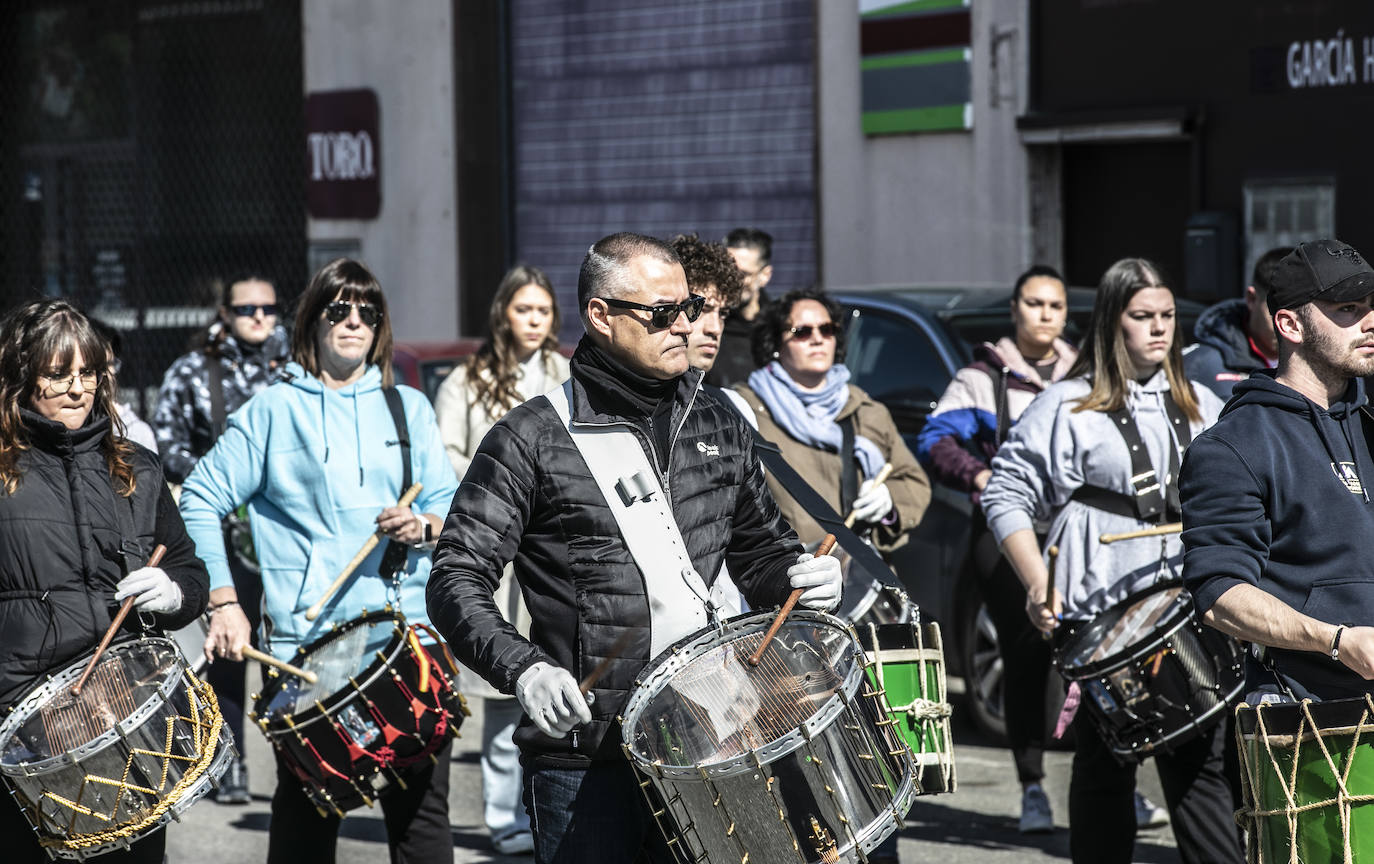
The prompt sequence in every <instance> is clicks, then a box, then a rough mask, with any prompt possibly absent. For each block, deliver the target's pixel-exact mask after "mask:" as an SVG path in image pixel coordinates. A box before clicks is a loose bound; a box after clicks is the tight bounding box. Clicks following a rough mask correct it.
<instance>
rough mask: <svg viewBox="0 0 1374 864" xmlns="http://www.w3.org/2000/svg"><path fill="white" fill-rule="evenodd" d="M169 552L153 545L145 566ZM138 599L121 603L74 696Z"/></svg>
mask: <svg viewBox="0 0 1374 864" xmlns="http://www.w3.org/2000/svg"><path fill="white" fill-rule="evenodd" d="M166 554H167V547H166V546H164V545H162V544H161V543H159V544H157V545H156V546H154V547H153V554H151V555H149V556H148V563H147V564H145V565H143V566H145V567H156V566H157V565H159V564H161V563H162V556H163V555H166ZM136 599H138V598H137V597H135V596H134V595H132V594H130V595H129V596H128V597H125V598H124V602H123V603H121V604H119V611H118V612H116V613H115V617H114V620H113V621H111V622H110V626H109V628H108V629H107V630H106V631H105V635H104V636H102V637H100V644H99V645H97V646H96V647H95V653H94V654H92V655H91V662H89V663H87V664H86V668H85V670H84V671H82V673H81V678H80V679H78V680H77V682H76V686H75V687H73V688H72V695H73V696H80V695H81V688H82V687H85V686H86V679H87V678H90V677H91V673H92V672H94V671H95V664H97V663H99V662H100V655H101V654H104V653H105V649H106V648H109V647H110V642H111V641H112V640H113V639H114V635H115V633H116V632H117V631H118V630H119V625H121V624H123V623H124V619H125V618H127V617H129V610H130V609H132V608H134V601H135V600H136Z"/></svg>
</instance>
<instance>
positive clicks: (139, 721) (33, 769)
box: [0, 638, 238, 860]
mask: <svg viewBox="0 0 1374 864" xmlns="http://www.w3.org/2000/svg"><path fill="white" fill-rule="evenodd" d="M135 650H154V651H164V652H167V653H168V654H170V655H171V656H172V657H174V658H175V661H174V665H173V666H172V672H171V673H170V674H168V675H167V676H166V678H165V679H164V680H163V681H162V682H161V684H160V686H159V687H158V688H157V691H156V692H155V693H154V694H153V695H151V696H150V697H149V698H147V699H144V700H143V702H142V703H141V704H140V705H139V706H138V707H137V708H136V709H135V710H134V712H133V713H131V714H129V715H128V716H127V717H125V718H124V719H123V720H122V721H121V722H119V723H118V724H117V726H115V728H113V729H110V730H109V731H107V732H105V733H104V734H102V735H99V736H97V737H96V738H94V739H93V740H91V741H89V742H87V743H85V744H83V745H81V746H79V747H76V748H74V749H73V750H71V751H69V752H66V753H64V754H62V755H59V756H56V757H53V758H48V759H44V760H42V761H36V762H20V763H17V764H9V763H0V773H3V776H4V779H5V782H6V784H7V785H8V786H9V787H10V790H11V792H12V794H13V796H14V799H15V802H16V804H18V805H19V807H20V809H21V810H23V812H24V814H25V816H26V817H27V818H28V820H29V823H30V824H31V825H33V826H35V830H36V831H37V832H38V834H39V836H40V838H45V842H44V845H45V846H47V847H48V851H49V853H50V854H52V855H54V856H55V857H58V858H67V859H75V860H82V859H85V858H89V857H93V856H96V855H103V854H105V853H106V852H110V851H113V850H115V849H119V848H123V847H125V846H126V845H127V844H130V843H132V842H134V841H136V840H138V839H139V838H141V837H144V836H147V835H148V834H150V833H152V832H153V831H155V830H157V829H159V828H161V827H162V826H163V825H165V824H166V823H167V822H169V821H171V820H172V819H180V818H181V814H183V813H184V812H186V811H187V810H188V809H189V808H190V807H191V806H192V805H193V804H195V803H196V802H197V801H198V800H200V799H201V798H202V797H203V796H204V795H205V794H206V793H207V792H209V791H210V789H211V788H212V787H213V786H217V785H218V781H219V778H220V777H222V776H223V775H224V772H225V771H227V770H228V767H229V763H230V762H232V761H233V760H234V759H236V758H237V757H238V753H237V751H236V750H235V748H234V744H233V739H232V737H231V736H230V733H229V729H228V726H227V725H226V724H224V723H223V722H222V721H221V717H220V712H219V708H218V705H217V704H216V703H215V702H214V696H213V692H212V691H211V690H210V688H209V687H208V686H206V685H204V684H202V683H201V682H200V681H198V680H197V679H196V678H195V676H194V674H193V673H191V672H190V671H189V669H188V668H187V666H186V665H185V662H184V661H183V660H181V659H180V655H179V653H178V650H177V648H176V646H175V643H173V642H172V641H171V640H168V639H161V638H147V639H142V640H138V641H132V642H124V643H116V644H115V645H112V646H111V647H110V648H109V649H108V651H107V654H106V658H107V659H104V660H102V665H103V664H104V663H106V662H110V661H109V659H108V658H118V657H119V656H121V654H122V653H123V652H129V651H135ZM88 659H89V658H83V659H81V660H80V661H77V662H75V663H73V664H71V665H70V666H68V667H66V668H65V669H63V670H62V671H61V672H59V673H57V674H56V675H54V676H53V677H52V678H50V679H49V680H48V681H47V682H45V683H44V684H43V685H41V686H40V687H39V688H38V689H37V690H36V691H35V692H34V693H32V694H30V695H29V696H27V697H25V699H24V700H22V701H21V702H20V703H18V704H17V705H16V706H15V707H14V709H13V711H12V712H11V714H10V719H8V720H7V721H6V723H5V724H4V726H2V727H0V742H6V741H9V740H10V736H11V734H12V731H11V730H13V729H16V728H17V727H18V725H19V724H20V722H21V720H22V719H23V718H24V716H25V715H26V714H31V713H32V711H34V710H37V706H38V705H39V704H40V702H41V701H44V700H45V699H46V698H47V697H49V696H50V695H51V694H52V693H54V692H66V691H69V690H70V688H71V686H72V685H74V684H75V682H76V680H77V679H78V678H79V677H80V676H81V673H82V672H83V671H84V669H85V666H86V662H87V660H88ZM88 686H89V685H88ZM193 703H194V709H193ZM193 717H194V718H196V723H193V722H192V718H193ZM169 723H170V724H171V729H172V734H171V736H170V749H169V744H168V741H169V736H168V724H169ZM216 723H218V724H219V729H218V731H217V733H216V734H215V736H214V737H213V738H211V739H210V740H211V741H213V745H212V746H213V748H214V752H213V754H212V755H211V756H210V762H209V764H208V766H206V767H205V768H204V769H203V770H202V772H201V773H200V774H199V775H198V776H195V777H194V778H192V779H191V780H190V781H189V783H188V785H185V786H184V787H183V788H181V789H180V790H177V787H178V786H179V785H181V784H182V782H183V778H186V777H187V775H188V774H189V773H190V771H191V770H192V766H194V765H196V764H197V763H198V762H200V761H202V759H201V756H202V754H201V752H200V750H199V749H198V748H199V742H198V737H199V738H201V739H203V738H204V737H206V736H208V734H209V732H210V731H213V726H214V724H216ZM197 724H198V726H197ZM197 729H199V731H200V732H202V733H203V734H202V735H201V736H197V734H196V732H197ZM126 777H127V778H129V780H130V782H132V783H133V784H134V785H136V786H142V787H146V789H147V790H152V791H145V790H143V789H138V788H129V787H128V786H127V785H126V786H125V788H124V789H123V790H122V791H116V790H117V789H118V787H116V786H113V785H110V784H108V783H101V782H98V781H93V780H90V778H106V779H109V780H116V781H117V780H120V779H122V778H126ZM172 794H175V795H176V800H175V801H173V802H172V803H171V804H170V805H169V806H168V807H167V808H166V809H165V810H164V812H163V813H162V814H161V815H160V816H159V817H158V820H157V821H156V822H154V823H152V824H150V825H148V826H146V827H144V828H143V829H140V830H137V831H133V832H131V833H129V834H128V835H127V836H125V837H122V838H119V839H118V840H110V841H108V842H104V843H99V844H97V845H91V846H85V847H82V848H64V847H62V846H59V845H57V844H56V842H55V841H60V840H68V841H74V840H77V839H79V838H80V837H81V836H82V835H95V834H99V833H102V832H109V831H110V830H111V829H114V828H118V827H120V826H126V825H134V824H137V823H139V822H141V821H143V820H144V819H145V817H146V816H147V815H148V814H149V813H150V812H151V811H152V810H153V809H154V808H155V807H157V806H158V805H160V804H162V803H164V802H166V801H167V800H168V799H169V797H170V796H171V795H172ZM54 795H58V796H61V797H63V798H66V799H68V800H71V801H73V802H75V803H78V804H80V805H82V806H86V807H88V808H89V809H90V810H92V811H96V812H98V813H100V814H101V816H103V817H105V818H101V816H94V815H88V814H82V813H79V812H77V811H75V810H73V809H72V808H71V807H70V806H67V805H64V804H62V803H61V802H59V801H57V800H55V799H54V798H53V796H54Z"/></svg>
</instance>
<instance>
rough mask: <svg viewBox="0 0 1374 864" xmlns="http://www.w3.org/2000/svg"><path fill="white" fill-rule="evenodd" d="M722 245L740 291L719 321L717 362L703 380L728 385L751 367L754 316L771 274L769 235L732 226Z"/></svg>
mask: <svg viewBox="0 0 1374 864" xmlns="http://www.w3.org/2000/svg"><path fill="white" fill-rule="evenodd" d="M724 246H725V248H726V251H728V252H729V253H730V257H731V259H733V260H734V262H735V267H736V269H737V271H738V273H739V280H740V292H739V298H738V299H737V300H735V301H734V302H732V303H731V304H730V317H729V318H728V319H726V320H725V322H724V324H723V325H722V330H721V336H720V350H719V351H718V352H717V356H718V357H719V358H720V362H719V363H717V364H716V365H715V368H713V369H712V370H711V371H710V372H708V373H707V375H706V383H707V384H714V385H715V386H717V387H732V386H734V385H735V384H742V383H744V381H745V379H747V378H748V377H749V373H750V372H753V371H754V368H755V367H754V360H753V354H752V352H751V350H750V348H749V344H750V339H751V331H752V330H753V327H754V319H755V318H757V317H758V314H759V309H760V308H762V305H763V304H764V303H766V302H767V301H768V298H767V297H766V296H764V293H763V288H764V286H765V285H767V284H768V282H769V280H770V279H772V278H773V264H772V258H773V238H772V236H770V235H769V234H768V232H767V231H761V230H759V229H758V228H736V229H735V230H733V231H731V232H730V233H729V234H727V235H725V241H724ZM689 278H690V277H689Z"/></svg>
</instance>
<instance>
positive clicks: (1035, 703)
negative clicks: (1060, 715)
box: [974, 520, 1051, 783]
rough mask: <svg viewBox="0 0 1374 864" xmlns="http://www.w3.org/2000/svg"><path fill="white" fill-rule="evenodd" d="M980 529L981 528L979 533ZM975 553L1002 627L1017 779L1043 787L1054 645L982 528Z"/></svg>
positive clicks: (992, 614)
mask: <svg viewBox="0 0 1374 864" xmlns="http://www.w3.org/2000/svg"><path fill="white" fill-rule="evenodd" d="M979 522H981V520H979ZM979 527H981V526H975V530H978V529H979ZM974 555H975V556H976V557H975V559H974V566H976V567H977V568H978V572H979V573H980V574H982V577H981V580H980V582H979V588H980V589H981V592H982V595H983V602H984V603H986V604H987V609H988V617H989V618H991V619H992V623H993V626H995V627H996V628H997V650H998V653H999V654H1000V655H1001V657H1002V705H1003V710H1004V711H1005V714H1004V716H1005V718H1006V724H1007V744H1008V745H1009V746H1010V748H1011V757H1012V760H1013V761H1015V763H1016V779H1017V780H1020V781H1021V782H1022V783H1038V782H1039V781H1040V780H1041V779H1043V778H1044V776H1045V739H1046V736H1047V734H1048V730H1047V718H1046V711H1047V710H1048V706H1047V705H1046V704H1045V691H1046V688H1047V687H1048V685H1049V676H1050V674H1051V672H1050V659H1051V657H1050V655H1051V651H1050V643H1049V641H1047V640H1046V639H1045V638H1044V637H1043V636H1041V635H1040V631H1039V630H1036V629H1035V627H1034V625H1032V624H1031V622H1030V618H1029V617H1027V615H1026V589H1025V588H1024V587H1023V586H1022V585H1021V580H1020V579H1018V578H1016V571H1015V570H1013V569H1012V566H1011V563H1010V562H1008V561H1007V559H1006V558H1005V557H1003V556H1002V553H1001V551H1000V550H998V548H997V541H996V540H995V539H994V538H993V536H992V532H990V531H988V530H986V528H982V532H981V534H980V535H979V537H978V540H977V545H976V546H975V550H974Z"/></svg>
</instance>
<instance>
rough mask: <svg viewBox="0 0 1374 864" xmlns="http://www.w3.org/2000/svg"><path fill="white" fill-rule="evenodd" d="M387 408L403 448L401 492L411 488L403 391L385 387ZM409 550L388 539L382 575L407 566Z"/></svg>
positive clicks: (397, 441)
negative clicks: (402, 398)
mask: <svg viewBox="0 0 1374 864" xmlns="http://www.w3.org/2000/svg"><path fill="white" fill-rule="evenodd" d="M382 395H383V396H384V397H386V407H387V410H388V411H390V412H391V422H392V423H394V424H396V443H397V444H399V445H400V448H401V492H402V494H404V493H405V491H406V490H407V489H409V488H410V483H411V471H410V428H409V427H408V426H407V425H406V409H405V403H404V402H402V401H401V391H399V390H397V389H396V388H395V387H383V388H382ZM408 554H409V552H408V550H407V549H406V547H405V546H402V545H401V544H400V543H397V542H396V541H395V540H388V541H387V544H386V551H385V552H383V553H382V566H381V575H382V576H384V577H386V578H388V579H390V578H392V577H393V576H395V575H396V574H397V573H398V572H400V570H401V568H403V567H405V566H406V557H407V556H408Z"/></svg>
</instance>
